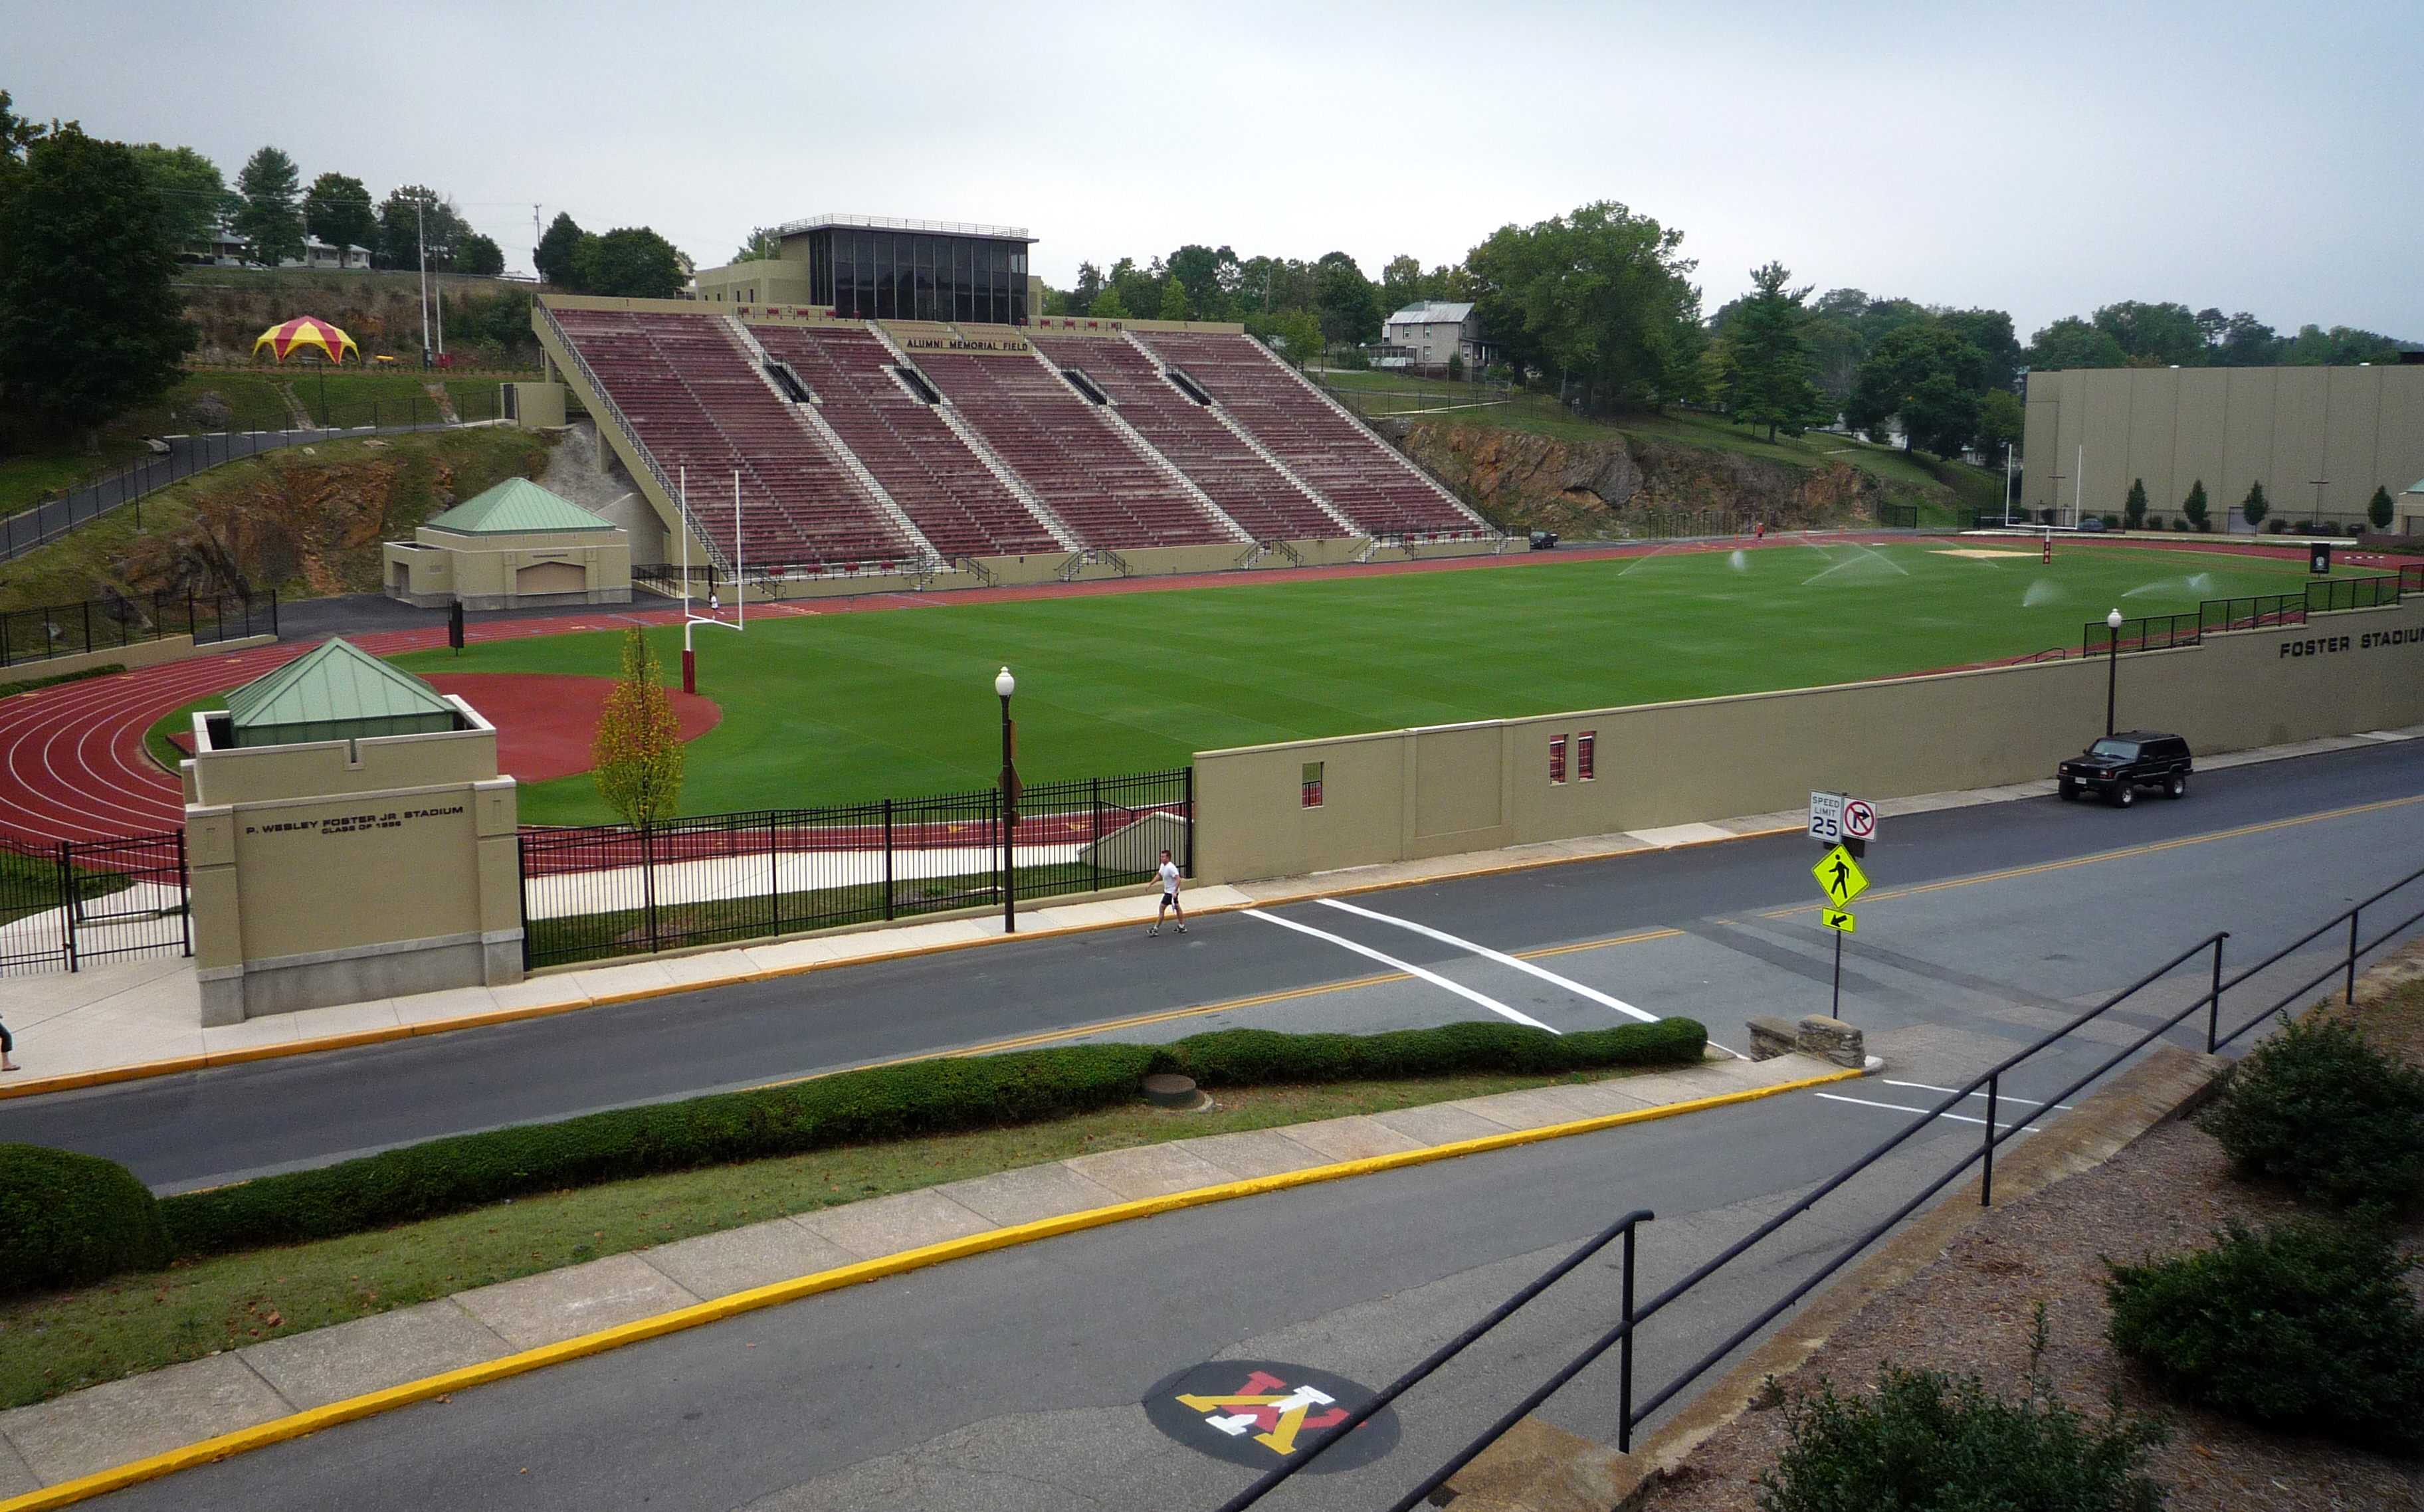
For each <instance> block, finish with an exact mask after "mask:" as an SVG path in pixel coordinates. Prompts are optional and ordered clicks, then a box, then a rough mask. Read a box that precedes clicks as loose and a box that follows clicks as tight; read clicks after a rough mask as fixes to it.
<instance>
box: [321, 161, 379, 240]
mask: <svg viewBox="0 0 2424 1512" xmlns="http://www.w3.org/2000/svg"><path fill="white" fill-rule="evenodd" d="M303 229H304V230H305V231H310V232H311V234H312V235H314V236H317V237H318V238H320V240H322V241H324V242H326V243H327V244H328V245H329V246H330V247H377V246H378V239H379V222H378V209H377V207H376V206H375V205H374V204H373V203H372V202H371V191H370V186H369V185H367V184H365V183H362V181H361V180H359V179H355V178H348V177H347V176H346V175H344V174H343V173H323V174H321V175H320V176H319V177H318V178H316V179H313V180H312V181H311V187H310V188H309V189H306V190H304V191H303Z"/></svg>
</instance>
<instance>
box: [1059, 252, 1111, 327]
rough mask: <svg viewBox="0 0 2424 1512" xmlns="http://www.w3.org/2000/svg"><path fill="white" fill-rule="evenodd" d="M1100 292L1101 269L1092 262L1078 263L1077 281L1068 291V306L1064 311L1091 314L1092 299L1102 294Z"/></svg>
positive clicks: (1092, 307)
mask: <svg viewBox="0 0 2424 1512" xmlns="http://www.w3.org/2000/svg"><path fill="white" fill-rule="evenodd" d="M1102 292H1103V270H1102V269H1101V268H1098V267H1096V266H1095V265H1094V264H1092V263H1078V264H1077V283H1076V287H1075V288H1073V289H1071V290H1070V291H1069V299H1068V307H1067V309H1066V310H1065V311H1064V313H1067V314H1072V315H1090V314H1092V313H1093V310H1094V300H1095V298H1096V297H1097V296H1098V295H1100V294H1102Z"/></svg>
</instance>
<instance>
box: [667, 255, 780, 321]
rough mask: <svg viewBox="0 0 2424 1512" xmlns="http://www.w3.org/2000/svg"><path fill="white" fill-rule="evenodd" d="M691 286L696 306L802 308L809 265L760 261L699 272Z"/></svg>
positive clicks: (771, 259)
mask: <svg viewBox="0 0 2424 1512" xmlns="http://www.w3.org/2000/svg"><path fill="white" fill-rule="evenodd" d="M694 285H695V287H696V288H697V290H698V297H699V302H700V303H702V304H708V305H717V306H721V307H723V308H724V309H725V310H730V309H731V308H732V307H733V306H735V305H745V306H750V307H753V308H755V307H763V306H767V305H805V304H806V303H807V302H808V265H807V264H806V263H801V262H794V261H792V260H791V259H789V258H761V259H759V260H758V261H757V262H754V263H731V264H730V265H728V266H726V267H720V268H701V269H699V271H698V274H697V276H696V278H695V279H694Z"/></svg>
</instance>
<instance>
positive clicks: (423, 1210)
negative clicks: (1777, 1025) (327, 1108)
mask: <svg viewBox="0 0 2424 1512" xmlns="http://www.w3.org/2000/svg"><path fill="white" fill-rule="evenodd" d="M1707 1042H1708V1031H1707V1030H1706V1029H1705V1028H1703V1027H1701V1026H1699V1025H1698V1024H1697V1023H1694V1022H1693V1021H1691V1020H1689V1019H1672V1018H1670V1019H1662V1020H1660V1021H1659V1022H1657V1023H1655V1024H1644V1025H1628V1026H1625V1027H1619V1028H1613V1029H1601V1030H1594V1031H1590V1032H1587V1033H1581V1034H1569V1035H1564V1036H1558V1035H1553V1034H1548V1033H1545V1032H1543V1031H1541V1030H1539V1029H1529V1028H1524V1027H1521V1026H1519V1025H1512V1024H1451V1025H1448V1026H1446V1027H1443V1028H1437V1029H1409V1030H1400V1031H1397V1032H1395V1033H1389V1034H1375V1035H1363V1036H1357V1035H1345V1034H1280V1033H1275V1032H1272V1031H1269V1030H1265V1029H1227V1030H1220V1031H1216V1032H1213V1033H1209V1034H1199V1035H1195V1036H1193V1037H1192V1038H1189V1039H1185V1040H1180V1041H1178V1042H1175V1043H1173V1044H1167V1045H1138V1044H1102V1045H1079V1046H1073V1047H1070V1048H1066V1049H1055V1050H1028V1051H1020V1052H1016V1053H1013V1054H1009V1055H997V1056H977V1057H968V1058H943V1059H934V1060H919V1061H914V1062H911V1063H909V1064H907V1065H900V1066H881V1067H876V1068H873V1069H870V1070H866V1071H852V1072H844V1073H841V1074H837V1075H832V1076H823V1077H820V1078H818V1079H816V1080H814V1081H805V1082H799V1083H795V1084H793V1085H791V1086H788V1087H773V1088H766V1089H763V1090H756V1091H746V1092H726V1093H719V1094H716V1095H714V1096H709V1097H694V1098H691V1099H689V1100H687V1101H684V1102H679V1103H664V1104H658V1105H655V1106H647V1107H633V1108H622V1109H617V1110H615V1111H613V1112H607V1113H592V1114H588V1115H585V1116H583V1117H581V1118H575V1119H566V1120H565V1121H563V1122H557V1123H541V1124H531V1125H525V1126H521V1127H516V1128H507V1129H495V1130H491V1131H488V1132H486V1133H484V1134H466V1135H457V1136H454V1137H452V1138H443V1139H433V1140H430V1141H428V1142H427V1143H424V1144H417V1145H412V1146H409V1147H407V1148H405V1149H401V1150H390V1151H387V1152H385V1153H384V1154H375V1155H370V1156H366V1157H364V1158H362V1159H359V1160H349V1161H346V1162H344V1163H343V1164H341V1165H335V1166H327V1167H323V1168H321V1169H319V1170H301V1171H294V1172H291V1173H288V1174H284V1175H279V1176H265V1177H262V1178H260V1179H258V1180H255V1181H249V1182H246V1183H244V1184H243V1185H241V1186H226V1187H221V1188H218V1189H216V1190H213V1191H204V1192H192V1193H188V1194H185V1195H183V1196H179V1197H171V1198H167V1199H165V1200H163V1201H162V1202H160V1204H159V1207H160V1218H161V1219H162V1221H163V1222H164V1223H165V1224H166V1227H167V1234H168V1238H169V1241H170V1243H171V1244H172V1245H173V1247H174V1249H175V1250H176V1252H177V1253H179V1254H183V1255H198V1254H211V1253H219V1252H224V1251H228V1250H233V1249H256V1248H259V1247H262V1246H264V1245H273V1244H291V1243H294V1242H296V1241H298V1240H305V1239H325V1238H332V1237H335V1236H337V1235H340V1234H346V1233H359V1232H361V1231H363V1230H367V1229H375V1228H383V1227H386V1226H387V1225H390V1224H394V1223H404V1222H410V1221H412V1220H414V1219H419V1218H436V1217H439V1216H440V1215H442V1214H447V1213H456V1212H461V1211H463V1210H465V1209H467V1208H473V1207H479V1206H483V1205H485V1204H486V1203H490V1202H501V1201H502V1200H503V1199H505V1198H508V1197H519V1196H522V1195H524V1194H527V1193H531V1192H548V1191H559V1190H563V1189H566V1188H568V1187H574V1186H594V1185H597V1184H598V1183H601V1182H610V1181H620V1180H624V1179H627V1178H630V1177H634V1176H648V1175H656V1174H660V1173H662V1172H665V1171H674V1170H691V1169H694V1168H696V1167H700V1166H713V1165H724V1164H729V1163H733V1162H737V1161H743V1160H759V1159H764V1158H767V1157H769V1156H773V1155H789V1154H803V1153H805V1152H807V1151H811V1150H821V1149H828V1148H832V1147H834V1146H837V1145H851V1144H865V1143H869V1142H872V1141H877V1140H884V1139H900V1138H912V1137H915V1136H918V1135H931V1134H946V1133H951V1132H954V1131H958V1130H965V1129H976V1128H995V1127H1000V1126H1003V1125H1007V1124H1016V1123H1030V1122H1039V1121H1042V1120H1046V1119H1056V1118H1064V1117H1067V1116H1068V1115H1070V1114H1073V1113H1083V1112H1088V1111H1091V1110H1092V1109H1095V1108H1100V1107H1106V1106H1111V1105H1113V1104H1116V1103H1124V1102H1127V1101H1129V1100H1131V1099H1133V1098H1134V1097H1136V1096H1137V1095H1138V1092H1139V1090H1140V1089H1139V1083H1140V1082H1141V1081H1142V1079H1143V1078H1144V1077H1145V1076H1146V1075H1148V1074H1151V1073H1154V1072H1158V1071H1174V1072H1178V1073H1181V1074H1186V1075H1190V1076H1193V1077H1194V1078H1195V1079H1196V1081H1198V1082H1199V1083H1201V1084H1203V1085H1204V1086H1211V1087H1237V1086H1252V1085H1255V1084H1269V1083H1298V1082H1343V1081H1372V1080H1383V1079H1395V1078H1401V1077H1412V1076H1437V1075H1447V1074H1458V1073H1468V1074H1469V1073H1500V1074H1556V1073H1560V1072H1568V1071H1578V1070H1586V1069H1593V1068H1603V1067H1611V1066H1633V1065H1660V1064H1676V1063H1682V1062H1689V1061H1692V1060H1697V1059H1698V1058H1699V1056H1700V1054H1701V1050H1702V1047H1703V1046H1705V1045H1706V1044H1707ZM6 1281H8V1278H7V1277H0V1284H5V1283H6Z"/></svg>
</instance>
